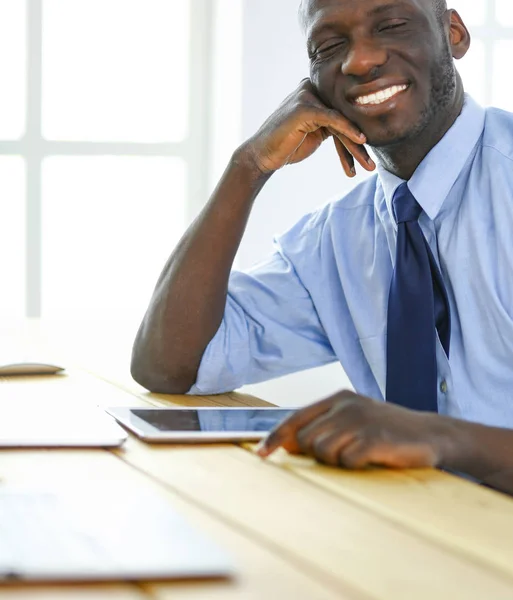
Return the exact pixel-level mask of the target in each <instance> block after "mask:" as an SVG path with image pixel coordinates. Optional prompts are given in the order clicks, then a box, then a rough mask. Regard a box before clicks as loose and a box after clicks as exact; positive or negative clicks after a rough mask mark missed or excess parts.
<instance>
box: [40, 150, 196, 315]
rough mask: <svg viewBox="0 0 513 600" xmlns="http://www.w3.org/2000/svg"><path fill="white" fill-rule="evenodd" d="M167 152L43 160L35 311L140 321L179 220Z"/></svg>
mask: <svg viewBox="0 0 513 600" xmlns="http://www.w3.org/2000/svg"><path fill="white" fill-rule="evenodd" d="M185 177H186V171H185V163H184V161H183V160H182V159H179V158H174V157H169V158H167V157H162V158H160V157H157V158H148V157H117V156H111V157H51V158H47V159H46V160H45V161H44V163H43V177H42V186H43V187H42V192H43V251H42V259H43V271H42V279H43V302H42V313H43V317H56V318H57V317H59V318H70V317H76V318H78V319H81V320H88V319H90V318H101V319H105V318H112V319H123V318H126V319H127V320H130V319H132V318H137V319H141V318H142V316H143V314H144V311H145V309H146V307H147V304H148V301H149V298H150V296H151V293H152V292H153V288H154V285H155V283H156V281H157V279H158V276H159V274H160V272H161V270H162V268H163V266H164V264H165V261H166V260H167V258H168V256H169V254H170V252H171V249H172V248H173V247H174V246H175V245H176V243H177V242H178V240H179V238H180V236H181V234H182V233H183V230H184V226H185V217H184V209H185V203H184V198H185Z"/></svg>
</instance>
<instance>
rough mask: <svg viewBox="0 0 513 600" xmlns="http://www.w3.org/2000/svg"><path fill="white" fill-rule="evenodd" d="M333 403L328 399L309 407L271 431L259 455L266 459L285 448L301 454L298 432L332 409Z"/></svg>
mask: <svg viewBox="0 0 513 600" xmlns="http://www.w3.org/2000/svg"><path fill="white" fill-rule="evenodd" d="M332 403H333V399H332V398H327V399H326V400H322V401H321V402H317V403H316V404H312V405H310V406H307V407H306V408H303V409H302V410H299V411H298V412H297V413H295V414H293V415H292V416H290V417H289V418H288V419H286V420H285V421H283V423H280V425H278V427H276V428H275V429H274V430H273V431H271V433H270V434H269V435H268V437H267V438H266V439H265V440H263V441H262V442H261V443H260V445H259V447H258V449H257V454H258V455H259V456H261V457H262V458H265V457H267V456H269V455H270V454H272V453H273V452H274V451H275V450H277V449H278V448H279V447H282V448H285V450H288V451H289V452H299V451H300V448H299V445H298V442H297V438H296V434H297V432H298V431H299V430H300V429H302V428H303V427H305V426H306V425H308V423H310V422H311V421H313V420H314V419H316V418H317V417H319V416H320V415H322V414H323V413H325V412H327V411H328V410H329V409H330V408H331V406H332Z"/></svg>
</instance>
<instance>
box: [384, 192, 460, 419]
mask: <svg viewBox="0 0 513 600" xmlns="http://www.w3.org/2000/svg"><path fill="white" fill-rule="evenodd" d="M392 205H393V209H394V214H395V217H396V221H397V229H398V231H397V251H396V262H395V268H394V274H393V277H392V284H391V286H390V296H389V299H388V323H387V382H386V399H387V401H389V402H394V403H396V404H400V405H401V406H405V407H407V408H412V409H414V410H423V411H432V412H437V410H438V403H437V365H436V330H438V334H439V336H440V341H441V342H442V345H443V347H444V350H445V352H446V354H447V356H449V340H450V314H449V304H448V300H447V292H446V290H445V286H444V283H443V281H442V277H441V275H440V272H439V270H438V266H437V265H436V262H435V260H434V258H433V255H432V253H431V250H430V248H429V246H428V244H427V242H426V239H425V238H424V235H423V233H422V230H421V229H420V226H419V223H418V219H419V216H420V214H421V212H422V209H421V207H420V206H419V204H418V203H417V201H416V200H415V198H414V197H413V194H412V193H411V192H410V190H409V189H408V185H407V184H406V183H403V184H402V185H401V186H400V187H399V188H398V189H397V191H396V193H395V194H394V198H393V200H392Z"/></svg>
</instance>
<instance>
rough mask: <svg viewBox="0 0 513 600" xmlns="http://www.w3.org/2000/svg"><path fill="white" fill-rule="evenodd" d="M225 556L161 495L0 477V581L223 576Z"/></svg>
mask: <svg viewBox="0 0 513 600" xmlns="http://www.w3.org/2000/svg"><path fill="white" fill-rule="evenodd" d="M232 573H233V567H232V563H231V561H230V559H229V558H228V557H227V556H226V555H225V553H224V552H223V551H222V550H221V549H220V548H219V547H218V546H217V545H216V544H215V543H213V542H212V541H210V540H209V539H207V538H205V537H204V536H203V535H202V534H201V533H199V532H198V531H196V530H195V529H194V528H193V527H191V526H190V525H189V524H188V523H187V522H186V521H185V519H184V518H183V517H182V516H181V515H180V514H179V513H178V512H177V511H175V510H174V509H173V508H172V507H171V506H170V505H169V504H168V503H167V502H166V501H165V500H164V499H163V498H161V497H160V496H158V495H153V494H150V493H141V494H136V495H134V494H133V490H132V493H125V494H122V493H119V494H113V493H106V492H105V493H102V494H101V496H100V495H91V494H87V493H85V494H78V493H75V494H67V493H65V492H60V493H57V492H53V491H44V490H38V489H23V488H18V487H14V486H11V485H8V484H3V485H2V484H0V585H1V584H2V583H3V584H5V583H15V582H76V581H121V580H123V581H125V580H139V581H147V580H155V579H158V580H161V579H189V578H193V579H197V578H220V577H223V578H224V577H229V576H230V575H231V574H232Z"/></svg>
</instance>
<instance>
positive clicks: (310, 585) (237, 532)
mask: <svg viewBox="0 0 513 600" xmlns="http://www.w3.org/2000/svg"><path fill="white" fill-rule="evenodd" d="M0 479H1V480H2V481H5V482H9V483H11V484H26V483H30V485H33V486H41V487H43V488H45V489H48V488H50V489H53V490H59V489H64V490H65V489H67V488H69V487H70V486H72V487H73V488H74V489H76V490H77V489H78V490H84V493H87V494H90V493H98V494H101V495H102V496H104V497H105V501H106V502H107V501H108V498H109V490H116V496H117V495H118V494H119V490H120V489H122V490H123V492H124V493H126V494H130V493H137V491H138V490H140V489H144V490H145V491H152V492H154V493H156V494H159V495H161V496H163V497H164V498H166V500H167V501H169V502H170V504H172V505H173V506H174V507H175V508H176V509H177V510H178V511H180V513H181V514H183V515H184V517H185V518H187V519H188V520H189V521H190V522H191V523H192V524H193V525H194V526H195V527H198V528H199V529H201V530H202V531H203V532H204V533H205V534H206V535H209V536H211V537H212V538H213V539H215V540H216V541H217V542H218V543H219V544H220V545H221V546H223V547H224V548H225V549H226V550H227V551H228V552H229V553H230V554H232V556H234V558H235V560H236V563H237V566H238V569H239V571H238V574H237V577H236V578H235V579H234V580H232V581H195V582H169V583H165V582H164V583H142V584H141V585H140V586H138V587H136V586H135V585H132V586H129V585H125V586H121V585H120V586H71V585H66V586H55V587H53V586H44V587H41V588H40V587H39V586H37V587H30V588H28V587H27V586H24V587H19V588H11V589H8V588H3V590H2V592H0V595H1V596H2V598H3V597H4V596H3V595H2V593H6V594H7V596H5V597H6V598H9V600H11V598H12V600H18V598H20V599H22V600H28V599H29V598H30V600H32V599H34V600H42V599H44V598H57V599H58V598H59V597H62V598H66V599H67V598H74V597H75V596H73V595H72V594H75V595H76V598H77V600H78V599H79V598H82V597H84V598H87V599H89V598H91V599H94V600H96V599H97V598H98V600H99V598H105V597H107V594H109V596H108V597H109V598H111V597H113V598H118V597H119V599H120V600H141V599H142V598H150V597H151V598H153V599H157V600H161V599H162V600H165V599H167V598H187V599H190V600H216V599H217V598H219V599H220V600H221V599H223V600H224V599H226V600H231V599H232V598H233V599H235V598H237V599H240V598H248V599H254V600H261V598H269V599H272V598H280V599H283V600H287V599H290V600H296V599H297V600H302V599H305V600H311V599H312V598H315V599H316V600H317V599H318V600H337V599H340V600H352V599H359V598H361V596H359V595H358V594H356V595H355V594H340V593H339V592H336V593H335V592H334V591H330V589H329V587H327V586H326V585H325V584H324V582H323V581H322V580H321V581H319V580H316V579H315V578H313V577H311V576H309V575H308V574H307V573H302V572H299V571H297V570H296V569H295V568H294V566H293V565H290V564H289V562H288V561H287V560H286V558H285V557H282V556H280V555H279V553H277V552H276V551H274V550H273V549H272V548H269V547H266V545H263V544H260V543H258V542H257V541H255V540H254V539H253V536H251V535H248V534H247V532H246V531H245V530H244V528H238V527H233V525H231V524H229V523H226V521H225V520H223V519H219V518H216V517H214V516H213V515H212V514H211V513H210V511H209V510H203V509H201V508H199V507H198V506H196V505H194V504H191V503H190V502H188V501H187V499H184V498H183V497H180V496H179V495H177V494H176V493H174V494H173V493H171V492H170V491H169V490H167V489H164V488H163V487H162V486H161V485H158V484H157V483H156V482H155V481H153V480H152V479H150V478H149V477H147V476H146V475H144V474H143V473H141V472H139V471H137V470H136V469H134V468H133V467H131V466H129V465H128V464H126V463H125V462H123V461H121V460H119V458H118V457H117V456H115V455H114V454H111V453H110V452H107V451H104V450H78V449H77V450H52V451H47V452H41V451H34V450H25V451H21V450H4V451H2V452H0ZM54 590H55V592H56V594H55V596H52V595H51V594H52V593H53V591H54ZM111 592H113V594H111ZM67 593H69V594H70V595H69V596H66V594H67ZM23 594H26V595H25V596H24V595H23ZM59 594H62V595H61V596H59ZM95 594H96V595H95ZM102 594H103V595H102ZM115 594H117V596H116V595H115Z"/></svg>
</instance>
